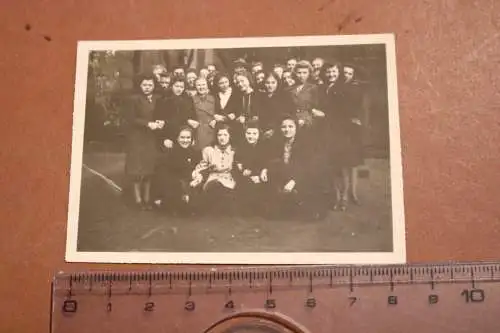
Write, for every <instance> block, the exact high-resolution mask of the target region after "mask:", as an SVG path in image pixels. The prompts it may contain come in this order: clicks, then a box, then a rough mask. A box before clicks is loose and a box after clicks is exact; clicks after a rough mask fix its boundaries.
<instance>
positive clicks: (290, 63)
mask: <svg viewBox="0 0 500 333" xmlns="http://www.w3.org/2000/svg"><path fill="white" fill-rule="evenodd" d="M296 65H297V59H289V60H288V61H287V62H286V68H288V69H289V70H293V69H294V68H295V66H296Z"/></svg>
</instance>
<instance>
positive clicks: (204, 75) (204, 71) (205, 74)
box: [200, 68, 209, 78]
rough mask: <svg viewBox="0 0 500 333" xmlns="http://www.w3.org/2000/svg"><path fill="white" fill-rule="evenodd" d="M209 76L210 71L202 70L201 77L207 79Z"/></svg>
mask: <svg viewBox="0 0 500 333" xmlns="http://www.w3.org/2000/svg"><path fill="white" fill-rule="evenodd" d="M208 74H209V71H208V69H206V68H202V69H200V77H204V78H207V77H208Z"/></svg>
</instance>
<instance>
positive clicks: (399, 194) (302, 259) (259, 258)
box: [65, 34, 406, 265]
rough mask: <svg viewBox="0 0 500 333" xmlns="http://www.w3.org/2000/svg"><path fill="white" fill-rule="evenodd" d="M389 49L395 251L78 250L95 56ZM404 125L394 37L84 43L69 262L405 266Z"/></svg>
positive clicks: (78, 76) (75, 123)
mask: <svg viewBox="0 0 500 333" xmlns="http://www.w3.org/2000/svg"><path fill="white" fill-rule="evenodd" d="M363 44H365V45H366V44H385V46H386V62H387V66H386V68H387V85H388V86H387V91H388V107H389V134H390V179H391V203H392V205H391V210H392V245H393V250H392V252H329V253H325V252H320V253H316V252H305V253H304V252H299V253H297V252H286V253H282V252H280V253H274V252H272V253H271V252H266V253H260V252H257V253H254V252H252V253H248V252H245V253H243V252H241V253H240V252H238V253H229V252H227V253H226V252H224V253H218V252H205V253H199V252H196V253H177V252H142V251H141V252H81V251H78V250H77V240H78V222H79V211H80V187H81V180H82V162H83V161H82V160H83V153H82V152H83V143H84V131H85V103H86V93H87V71H88V61H89V53H90V51H107V50H113V51H126V50H127V51H130V50H158V49H164V50H169V49H193V48H195V49H224V48H231V49H234V48H253V47H272V48H277V47H300V46H303V47H306V46H329V45H331V46H337V45H363ZM400 135H401V134H400V122H399V101H398V86H397V70H396V50H395V35H394V34H369V35H332V36H294V37H242V38H213V39H212V38H210V39H207V38H205V39H172V40H115V41H79V42H78V45H77V57H76V77H75V95H74V112H73V136H72V146H71V169H70V188H69V205H68V224H67V235H66V236H67V239H66V256H65V259H66V261H67V262H88V263H143V264H242V265H248V264H249V265H267V264H272V265H289V264H292V265H296V264H300V265H313V264H314V265H320V264H321V265H322V264H335V265H337V264H338V265H344V264H360V265H364V264H402V263H406V229H405V214H404V196H403V169H402V155H401V138H400Z"/></svg>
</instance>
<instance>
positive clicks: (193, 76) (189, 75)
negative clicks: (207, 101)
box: [186, 72, 198, 87]
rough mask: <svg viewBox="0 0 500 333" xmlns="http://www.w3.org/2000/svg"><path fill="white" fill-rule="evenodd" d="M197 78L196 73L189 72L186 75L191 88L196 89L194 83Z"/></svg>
mask: <svg viewBox="0 0 500 333" xmlns="http://www.w3.org/2000/svg"><path fill="white" fill-rule="evenodd" d="M197 78H198V77H197V76H196V73H193V72H189V73H187V75H186V82H187V84H188V85H189V86H190V87H194V81H196V79H197Z"/></svg>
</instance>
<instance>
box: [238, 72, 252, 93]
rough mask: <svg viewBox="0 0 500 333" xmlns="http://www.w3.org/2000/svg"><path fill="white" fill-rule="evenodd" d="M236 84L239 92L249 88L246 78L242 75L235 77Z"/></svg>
mask: <svg viewBox="0 0 500 333" xmlns="http://www.w3.org/2000/svg"><path fill="white" fill-rule="evenodd" d="M236 84H237V85H238V88H240V90H241V91H243V92H245V91H247V90H248V88H250V82H248V79H247V78H246V76H243V75H238V76H237V77H236Z"/></svg>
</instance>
